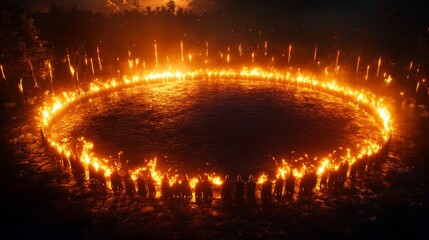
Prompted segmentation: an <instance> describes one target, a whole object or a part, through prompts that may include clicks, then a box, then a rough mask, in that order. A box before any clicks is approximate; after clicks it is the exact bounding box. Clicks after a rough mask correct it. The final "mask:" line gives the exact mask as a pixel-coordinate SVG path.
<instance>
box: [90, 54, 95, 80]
mask: <svg viewBox="0 0 429 240" xmlns="http://www.w3.org/2000/svg"><path fill="white" fill-rule="evenodd" d="M89 62H90V63H91V72H92V76H95V71H94V61H93V60H92V58H90V59H89Z"/></svg>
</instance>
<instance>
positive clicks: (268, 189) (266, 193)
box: [261, 179, 273, 203]
mask: <svg viewBox="0 0 429 240" xmlns="http://www.w3.org/2000/svg"><path fill="white" fill-rule="evenodd" d="M272 191H273V183H272V182H271V181H270V180H269V179H267V180H266V181H265V182H264V183H262V188H261V200H262V201H263V202H265V203H268V202H270V201H271V199H272V196H271V195H272Z"/></svg>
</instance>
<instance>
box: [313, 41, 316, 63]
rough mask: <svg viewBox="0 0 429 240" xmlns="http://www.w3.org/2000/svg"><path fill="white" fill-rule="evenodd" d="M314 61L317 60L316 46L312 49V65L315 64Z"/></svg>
mask: <svg viewBox="0 0 429 240" xmlns="http://www.w3.org/2000/svg"><path fill="white" fill-rule="evenodd" d="M316 59H317V44H316V46H315V47H314V54H313V64H314V63H316Z"/></svg>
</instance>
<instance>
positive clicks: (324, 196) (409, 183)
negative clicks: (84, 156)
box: [0, 103, 429, 239]
mask: <svg viewBox="0 0 429 240" xmlns="http://www.w3.org/2000/svg"><path fill="white" fill-rule="evenodd" d="M396 105H397V106H396V109H395V112H394V116H396V117H397V118H398V119H396V121H395V133H394V137H393V139H392V147H391V152H390V154H389V158H388V159H387V160H386V161H385V162H384V163H382V164H381V165H380V166H379V167H378V168H377V169H376V170H374V171H372V172H370V173H368V174H366V175H362V176H359V179H358V180H357V182H356V183H354V184H351V183H350V182H347V183H346V186H345V187H344V189H343V190H341V191H334V190H324V191H321V192H315V193H314V194H313V195H311V196H298V195H296V196H295V197H294V199H293V200H292V201H286V202H282V203H281V204H278V203H274V204H272V205H270V206H262V205H260V204H258V205H257V206H256V207H252V208H251V207H247V206H242V207H234V206H232V207H231V206H230V207H226V206H223V205H222V204H221V203H220V201H219V200H215V201H214V203H213V204H212V205H211V206H198V205H196V204H194V203H189V204H173V203H169V204H166V203H164V202H163V201H161V200H157V199H156V200H152V201H150V200H146V199H141V198H139V197H135V198H134V199H131V198H128V197H126V196H125V195H119V196H115V195H113V194H112V193H111V192H110V191H107V192H106V193H103V192H102V191H101V190H97V189H93V188H91V187H90V186H88V185H87V184H82V185H81V184H79V183H76V182H74V181H73V178H72V177H71V176H70V175H69V173H68V172H67V171H62V170H61V167H60V165H59V164H58V163H56V162H55V161H53V160H52V159H51V158H50V156H49V155H48V154H46V153H45V151H44V150H43V148H42V146H41V142H40V139H39V137H38V129H37V126H36V125H35V124H34V121H33V120H32V118H31V117H29V116H31V115H32V111H34V109H33V108H32V107H11V106H6V105H4V106H2V108H1V116H2V117H1V121H2V123H1V138H0V141H1V146H2V148H1V149H2V150H1V166H0V167H1V168H0V169H1V170H0V171H1V172H0V176H1V191H2V194H1V196H2V197H1V201H2V202H1V206H2V208H3V209H2V212H1V217H2V221H1V224H0V226H1V233H2V235H3V236H8V237H7V238H10V239H92V238H94V239H103V238H105V239H134V238H139V239H376V238H377V239H389V238H390V239H427V237H426V236H428V234H429V220H428V218H427V217H428V213H429V211H428V210H429V209H428V204H429V202H428V193H429V191H428V190H429V189H428V182H429V181H428V180H429V179H428V176H429V174H428V173H429V171H428V170H429V150H428V147H427V144H428V143H429V120H428V114H427V112H425V111H424V110H423V109H421V108H418V107H410V106H409V105H408V104H402V105H401V103H398V104H396Z"/></svg>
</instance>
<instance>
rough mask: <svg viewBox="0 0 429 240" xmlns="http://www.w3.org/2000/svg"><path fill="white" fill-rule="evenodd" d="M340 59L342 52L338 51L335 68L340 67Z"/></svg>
mask: <svg viewBox="0 0 429 240" xmlns="http://www.w3.org/2000/svg"><path fill="white" fill-rule="evenodd" d="M339 58H340V50H338V51H337V58H336V59H335V68H337V67H338V60H339Z"/></svg>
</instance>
